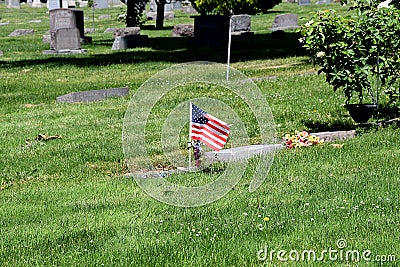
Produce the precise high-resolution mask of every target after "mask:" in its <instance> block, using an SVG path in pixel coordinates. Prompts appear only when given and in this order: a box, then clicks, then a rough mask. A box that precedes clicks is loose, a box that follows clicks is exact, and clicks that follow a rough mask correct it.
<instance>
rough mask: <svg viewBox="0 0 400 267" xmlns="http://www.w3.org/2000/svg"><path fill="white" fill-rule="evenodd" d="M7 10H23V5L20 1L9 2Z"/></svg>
mask: <svg viewBox="0 0 400 267" xmlns="http://www.w3.org/2000/svg"><path fill="white" fill-rule="evenodd" d="M7 8H21V5H20V4H19V0H8V1H7Z"/></svg>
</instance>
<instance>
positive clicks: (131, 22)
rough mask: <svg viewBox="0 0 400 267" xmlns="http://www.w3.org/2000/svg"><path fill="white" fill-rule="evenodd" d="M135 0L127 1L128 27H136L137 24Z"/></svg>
mask: <svg viewBox="0 0 400 267" xmlns="http://www.w3.org/2000/svg"><path fill="white" fill-rule="evenodd" d="M135 2H136V1H135V0H128V1H126V27H134V26H136V25H135V24H136V19H135V13H136V10H135Z"/></svg>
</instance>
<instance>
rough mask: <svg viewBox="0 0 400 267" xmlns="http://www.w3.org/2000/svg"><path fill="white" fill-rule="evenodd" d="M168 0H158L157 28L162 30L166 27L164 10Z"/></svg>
mask: <svg viewBox="0 0 400 267" xmlns="http://www.w3.org/2000/svg"><path fill="white" fill-rule="evenodd" d="M166 2H167V1H166V0H158V1H157V18H156V29H159V30H161V29H162V28H164V10H165V4H166Z"/></svg>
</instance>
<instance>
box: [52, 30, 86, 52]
mask: <svg viewBox="0 0 400 267" xmlns="http://www.w3.org/2000/svg"><path fill="white" fill-rule="evenodd" d="M54 45H55V47H54V49H55V50H56V51H58V52H60V51H63V50H80V49H81V38H80V36H79V30H78V29H77V28H72V29H65V28H61V29H57V31H56V33H55V38H54Z"/></svg>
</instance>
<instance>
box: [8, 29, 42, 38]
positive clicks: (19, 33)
mask: <svg viewBox="0 0 400 267" xmlns="http://www.w3.org/2000/svg"><path fill="white" fill-rule="evenodd" d="M34 33H35V30H33V29H17V30H15V31H13V32H12V33H10V34H9V35H8V36H9V37H16V36H25V35H32V34H34Z"/></svg>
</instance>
